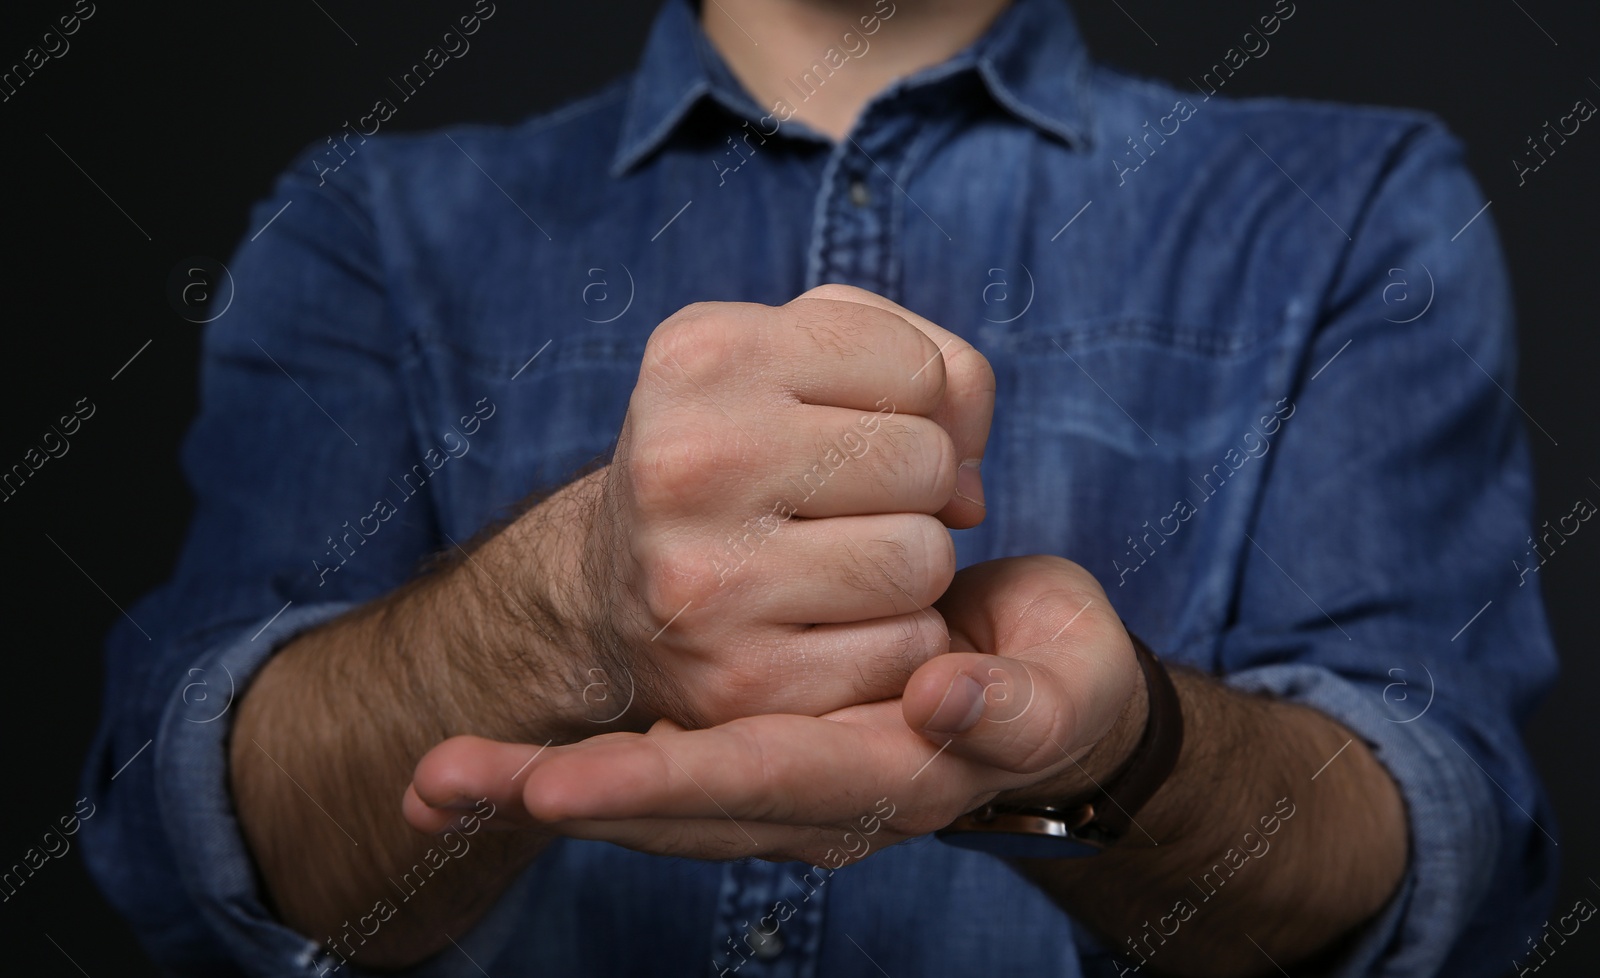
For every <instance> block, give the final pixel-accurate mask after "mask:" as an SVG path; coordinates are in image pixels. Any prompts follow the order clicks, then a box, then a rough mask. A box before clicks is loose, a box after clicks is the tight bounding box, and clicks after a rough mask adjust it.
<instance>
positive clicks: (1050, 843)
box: [935, 829, 1100, 859]
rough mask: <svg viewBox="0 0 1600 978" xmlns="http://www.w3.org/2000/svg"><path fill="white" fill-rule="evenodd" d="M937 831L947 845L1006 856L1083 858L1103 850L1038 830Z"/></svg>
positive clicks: (1077, 840)
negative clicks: (1041, 832) (1040, 832)
mask: <svg viewBox="0 0 1600 978" xmlns="http://www.w3.org/2000/svg"><path fill="white" fill-rule="evenodd" d="M935 835H936V837H937V838H938V839H939V841H940V842H943V843H944V844H945V845H950V846H956V847H957V848H960V849H973V850H976V851H978V852H987V853H988V854H989V855H991V856H1000V857H1002V858H1005V859H1081V858H1082V857H1084V856H1093V855H1095V854H1096V853H1098V852H1099V851H1100V847H1099V846H1096V845H1092V844H1090V843H1088V842H1084V841H1082V840H1080V839H1075V838H1073V837H1071V836H1065V835H1042V834H1039V833H1035V832H1006V831H1002V830H988V831H968V830H965V829H943V830H941V831H939V832H937V833H935Z"/></svg>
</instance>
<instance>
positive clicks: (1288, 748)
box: [1018, 670, 1408, 976]
mask: <svg viewBox="0 0 1600 978" xmlns="http://www.w3.org/2000/svg"><path fill="white" fill-rule="evenodd" d="M1173 680H1174V683H1175V684H1176V685H1177V687H1178V692H1179V696H1180V699H1181V700H1182V703H1183V713H1184V724H1185V737H1184V748H1183V753H1182V756H1181V758H1180V760H1179V764H1178V767H1177V769H1176V770H1175V771H1174V773H1173V775H1172V777H1171V778H1170V779H1169V780H1168V782H1167V783H1166V784H1165V785H1164V786H1163V787H1162V789H1161V791H1160V792H1158V793H1157V794H1156V796H1155V797H1154V798H1152V799H1151V801H1150V802H1149V804H1147V805H1146V806H1145V807H1144V808H1143V809H1142V810H1141V811H1140V812H1139V813H1138V817H1137V821H1138V824H1137V826H1136V827H1135V828H1134V829H1132V830H1131V831H1130V834H1129V835H1128V837H1127V838H1126V839H1124V840H1123V842H1121V843H1119V845H1118V846H1117V847H1115V848H1113V849H1111V850H1108V851H1106V852H1105V853H1103V854H1101V855H1098V856H1095V857H1092V858H1089V859H1082V860H1049V861H1046V860H1037V861H1027V862H1019V863H1018V865H1019V868H1021V869H1022V871H1023V872H1024V873H1025V874H1026V875H1027V876H1029V877H1030V878H1031V879H1033V880H1034V881H1035V882H1036V883H1037V884H1038V885H1040V886H1041V887H1042V888H1043V889H1044V890H1045V891H1046V892H1047V893H1049V894H1050V895H1051V896H1052V898H1054V899H1055V900H1056V901H1057V902H1058V903H1060V904H1061V906H1062V907H1063V908H1064V909H1066V910H1067V911H1068V912H1069V913H1071V914H1072V915H1073V916H1074V917H1076V918H1077V919H1079V920H1082V921H1084V922H1085V923H1086V924H1088V925H1089V926H1090V927H1092V928H1093V929H1094V930H1095V931H1096V932H1097V933H1099V934H1100V935H1101V937H1102V938H1103V939H1104V940H1105V942H1106V944H1107V945H1108V946H1109V947H1110V948H1111V949H1112V950H1114V951H1116V952H1117V953H1119V954H1121V955H1122V956H1124V957H1126V958H1128V959H1130V960H1132V961H1134V962H1135V963H1138V962H1140V961H1141V960H1143V961H1145V962H1147V965H1148V968H1147V969H1146V968H1145V966H1143V965H1142V966H1141V970H1145V971H1146V973H1155V974H1173V975H1186V976H1187V975H1194V976H1212V975H1216V976H1220V975H1254V974H1272V973H1276V972H1277V967H1275V966H1274V962H1276V965H1277V966H1281V967H1291V966H1292V965H1293V964H1295V963H1297V962H1302V961H1305V960H1307V959H1309V958H1312V957H1315V956H1316V955H1318V954H1319V953H1322V952H1325V951H1327V950H1329V949H1330V948H1333V947H1335V946H1336V945H1337V944H1338V943H1339V941H1340V939H1341V938H1343V937H1344V936H1346V935H1347V934H1349V933H1351V932H1352V931H1353V930H1354V929H1355V928H1357V927H1358V926H1359V925H1360V924H1361V923H1362V922H1364V921H1366V920H1368V919H1369V918H1371V917H1372V916H1373V915H1374V914H1375V913H1377V911H1378V910H1379V909H1381V908H1382V907H1383V905H1384V904H1385V902H1386V901H1387V900H1388V898H1389V897H1390V896H1391V895H1392V893H1393V892H1394V890H1395V888H1396V887H1397V886H1398V884H1399V881H1400V879H1401V877H1402V875H1403V872H1404V869H1405V865H1406V855H1407V841H1408V840H1407V827H1406V818H1405V810H1404V806H1403V803H1402V801H1401V798H1400V793H1399V789H1398V787H1397V786H1396V785H1395V783H1394V782H1393V780H1392V779H1391V778H1390V777H1389V775H1388V773H1387V772H1386V771H1385V770H1384V769H1383V767H1382V766H1381V765H1380V764H1379V763H1378V761H1377V759H1376V758H1375V757H1373V755H1372V753H1371V751H1369V750H1368V749H1367V747H1366V746H1365V745H1364V744H1363V743H1362V742H1361V741H1359V740H1356V739H1355V738H1354V737H1353V736H1352V735H1351V734H1350V733H1349V732H1348V731H1347V730H1345V728H1344V727H1343V726H1341V725H1340V724H1338V723H1337V722H1335V721H1334V720H1332V719H1330V718H1328V717H1327V716H1326V715H1324V714H1322V713H1319V712H1317V711H1316V710H1312V709H1310V708H1307V707H1302V706H1298V705H1294V704H1289V703H1283V702H1278V701H1274V700H1270V699H1266V698H1264V697H1259V696H1251V695H1248V694H1243V693H1238V692H1235V691H1233V690H1231V689H1228V688H1227V687H1225V686H1223V685H1222V684H1221V683H1219V682H1217V681H1216V680H1214V679H1212V678H1210V677H1207V676H1203V675H1200V674H1197V673H1193V672H1187V671H1178V670H1174V672H1173ZM1330 759H1332V760H1331V761H1330ZM1146 833H1148V835H1147V834H1146ZM1157 843H1159V844H1157ZM1269 956H1270V960H1269Z"/></svg>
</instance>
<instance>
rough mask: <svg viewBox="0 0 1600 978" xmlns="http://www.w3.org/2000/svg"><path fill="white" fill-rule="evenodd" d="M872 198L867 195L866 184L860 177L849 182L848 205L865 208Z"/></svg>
mask: <svg viewBox="0 0 1600 978" xmlns="http://www.w3.org/2000/svg"><path fill="white" fill-rule="evenodd" d="M871 199H872V198H871V197H870V196H868V194H867V182H866V181H865V180H862V179H861V178H860V177H857V178H856V179H854V180H852V181H850V203H852V204H854V205H856V206H857V207H865V206H867V202H868V201H870V200H871Z"/></svg>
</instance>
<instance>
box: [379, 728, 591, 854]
mask: <svg viewBox="0 0 1600 978" xmlns="http://www.w3.org/2000/svg"><path fill="white" fill-rule="evenodd" d="M604 736H607V735H602V737H596V738H591V739H590V741H587V742H586V743H591V744H592V743H595V742H600V741H601V740H602V738H603V737H604ZM548 747H549V745H545V746H540V745H537V744H532V745H530V744H507V743H501V742H499V741H495V740H486V739H485V738H483V737H469V736H462V737H452V738H450V739H449V740H446V741H444V742H443V743H441V744H439V745H438V746H436V747H434V748H433V749H432V750H430V751H428V753H426V754H424V755H423V756H422V760H420V761H418V762H417V766H416V769H415V771H414V772H413V773H412V776H411V784H410V785H408V786H407V788H406V793H405V797H404V799H403V800H402V802H401V810H402V812H403V813H404V815H405V818H406V821H407V822H409V823H410V824H411V825H412V827H413V828H416V829H417V830H418V831H422V832H442V831H444V830H445V829H446V828H448V827H450V825H451V824H452V823H454V822H455V821H456V820H457V819H458V818H460V817H461V816H462V815H463V814H464V813H468V812H471V811H473V810H474V808H475V807H476V805H477V803H478V802H479V801H481V800H487V801H489V802H490V803H492V804H493V805H494V811H495V818H494V820H493V822H492V825H493V827H494V828H497V829H506V828H517V827H522V826H527V825H530V824H532V823H533V821H534V820H533V819H532V818H531V817H530V816H529V815H528V813H527V811H526V809H524V808H523V807H522V787H523V783H524V782H525V781H526V780H527V775H528V772H529V771H531V770H532V769H533V767H534V766H535V764H536V763H537V761H538V760H539V758H541V757H543V756H545V752H546V750H547V749H548Z"/></svg>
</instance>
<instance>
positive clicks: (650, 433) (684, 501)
mask: <svg viewBox="0 0 1600 978" xmlns="http://www.w3.org/2000/svg"><path fill="white" fill-rule="evenodd" d="M719 445H720V440H719V439H718V438H716V437H715V434H714V432H710V431H708V430H707V429H706V428H704V427H698V426H697V427H693V428H691V427H688V426H674V427H672V428H665V429H663V428H655V429H653V430H652V429H651V428H649V427H648V426H643V430H641V431H639V432H637V434H636V436H635V438H634V440H633V443H632V445H630V446H629V451H628V457H627V459H626V460H625V462H624V463H623V467H624V471H625V473H626V476H627V485H628V490H629V494H630V495H631V496H632V498H633V500H634V503H635V505H636V506H637V507H638V508H639V510H640V512H641V513H642V514H643V515H646V516H660V515H665V514H669V513H680V512H683V511H685V510H689V509H693V508H695V504H696V502H697V501H700V500H703V499H704V498H706V489H707V487H708V483H709V482H710V481H711V480H713V479H714V478H715V476H716V474H717V473H718V472H719V471H720V470H721V467H720V466H719V465H718V464H717V463H718V458H717V456H718V454H719V451H720V449H719Z"/></svg>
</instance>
